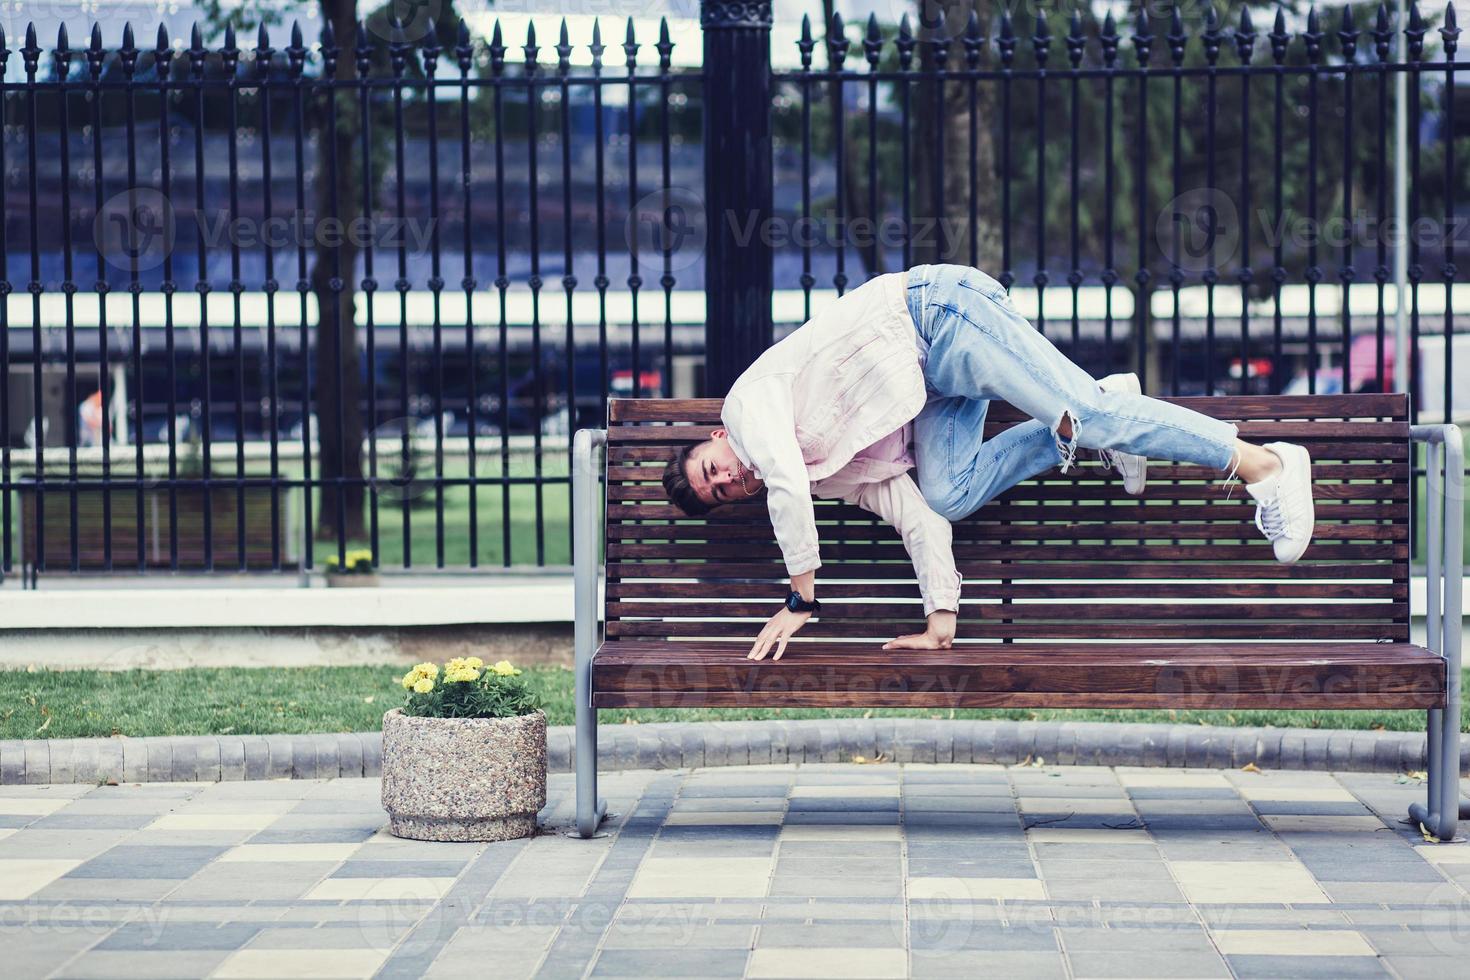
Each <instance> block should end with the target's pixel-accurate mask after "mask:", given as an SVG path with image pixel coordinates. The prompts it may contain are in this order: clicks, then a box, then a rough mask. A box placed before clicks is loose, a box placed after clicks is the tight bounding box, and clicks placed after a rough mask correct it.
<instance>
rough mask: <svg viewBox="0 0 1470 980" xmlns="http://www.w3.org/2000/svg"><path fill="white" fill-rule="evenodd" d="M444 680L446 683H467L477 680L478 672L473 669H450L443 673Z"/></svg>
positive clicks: (478, 677)
mask: <svg viewBox="0 0 1470 980" xmlns="http://www.w3.org/2000/svg"><path fill="white" fill-rule="evenodd" d="M444 679H445V680H446V681H454V682H456V683H467V682H469V681H477V680H479V679H480V672H479V671H478V670H475V669H474V668H473V667H460V668H458V669H457V670H456V669H450V670H446V671H444Z"/></svg>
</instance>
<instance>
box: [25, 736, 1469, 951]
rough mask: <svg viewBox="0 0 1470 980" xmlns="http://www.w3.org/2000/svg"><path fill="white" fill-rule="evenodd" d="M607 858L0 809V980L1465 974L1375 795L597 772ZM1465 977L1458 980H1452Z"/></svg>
mask: <svg viewBox="0 0 1470 980" xmlns="http://www.w3.org/2000/svg"><path fill="white" fill-rule="evenodd" d="M601 788H602V790H603V792H604V793H605V795H606V796H607V797H608V801H609V805H610V809H611V811H612V812H613V813H614V816H613V817H612V818H611V819H610V820H609V822H608V823H607V825H606V831H605V833H603V834H601V835H599V836H598V837H597V838H595V839H593V840H585V841H584V840H581V839H579V838H577V837H576V836H575V835H573V834H572V833H571V830H570V828H571V825H572V806H573V799H572V782H571V777H570V776H560V775H558V776H553V777H552V780H551V787H550V802H549V804H548V806H547V808H546V810H545V811H544V812H543V814H542V823H543V828H542V833H540V834H539V835H538V836H536V837H534V838H531V839H528V840H523V841H510V842H505V843H498V844H435V843H425V842H418V841H406V840H399V839H397V838H394V837H391V836H390V835H388V833H387V832H386V830H385V826H384V825H385V823H386V818H385V815H384V813H383V811H382V809H381V807H380V806H379V803H378V783H377V780H375V779H334V780H325V779H324V780H307V779H295V780H274V781H259V782H245V783H179V782H173V783H152V784H124V785H121V786H88V785H85V784H69V785H51V786H8V787H0V955H3V960H0V962H3V967H0V973H3V974H4V976H6V977H7V978H12V977H13V978H17V980H26V978H33V977H34V978H42V977H54V978H82V977H93V978H96V977H104V978H129V977H147V978H155V977H221V978H226V977H233V978H252V977H271V978H276V977H344V978H346V977H364V978H366V977H392V978H398V977H420V976H428V977H445V978H450V977H461V976H464V977H475V978H482V977H493V978H496V980H511V978H517V977H548V978H563V977H566V978H581V977H594V978H600V977H640V978H641V977H680V978H688V977H742V976H744V977H756V978H767V977H769V978H778V977H875V978H878V977H906V976H913V977H972V976H1004V977H1073V978H1084V977H1171V978H1178V977H1201V978H1212V977H1232V976H1233V977H1269V978H1292V977H1333V978H1337V977H1358V976H1370V977H1401V978H1416V977H1421V976H1423V977H1429V976H1433V977H1436V978H1439V977H1444V976H1456V975H1463V974H1462V973H1461V972H1460V971H1462V970H1463V969H1464V966H1463V964H1464V962H1465V959H1464V957H1465V956H1466V955H1467V954H1470V891H1467V888H1470V845H1467V844H1464V843H1451V844H1434V843H1429V842H1426V841H1424V840H1423V839H1422V838H1421V837H1420V836H1419V835H1418V834H1417V832H1415V831H1414V830H1413V829H1412V828H1410V827H1408V826H1405V825H1403V824H1401V823H1400V822H1399V821H1400V818H1401V817H1402V815H1403V814H1404V813H1405V811H1406V809H1407V806H1408V804H1409V802H1410V801H1412V800H1415V799H1418V798H1420V797H1421V796H1422V794H1423V791H1424V790H1423V787H1422V785H1420V784H1418V783H1417V782H1416V781H1414V780H1411V779H1407V778H1405V777H1395V776H1393V775H1389V774H1382V773H1336V774H1328V773H1321V772H1291V771H1267V772H1262V773H1253V772H1244V771H1239V770H1208V769H1149V768H1137V769H1134V768H1124V767H1117V768H1106V767H1057V766H1046V767H1036V766H1009V767H1008V766H1000V765H957V764H951V765H920V764H911V765H903V766H895V765H851V764H802V765H795V764H792V765H769V766H749V767H732V768H716V769H693V770H690V769H675V770H656V771H655V770H642V771H629V772H615V773H605V774H603V776H602V779H601ZM1456 964H1459V966H1457V965H1456Z"/></svg>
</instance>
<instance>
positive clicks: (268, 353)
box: [206, 24, 305, 571]
mask: <svg viewBox="0 0 1470 980" xmlns="http://www.w3.org/2000/svg"><path fill="white" fill-rule="evenodd" d="M275 53H276V52H275V49H273V48H272V47H271V46H270V37H269V35H268V34H267V32H266V28H265V25H264V24H262V25H260V32H259V36H258V37H257V38H256V43H255V75H256V80H257V86H256V97H257V98H259V99H260V186H261V214H262V215H263V216H264V219H265V221H266V222H268V223H269V222H271V221H272V220H273V218H274V215H273V214H272V211H273V209H274V204H275V199H274V198H273V197H272V196H271V182H272V180H273V179H274V177H275V173H274V171H273V170H272V169H271V159H272V157H273V156H274V153H273V152H272V147H271V124H272V120H271V78H270V76H271V61H272V59H273V58H274V57H275ZM262 241H263V244H264V245H265V249H264V252H265V255H264V258H265V283H264V287H265V288H264V291H265V385H266V390H265V400H266V406H267V408H266V411H265V412H264V413H263V414H264V415H265V417H264V418H263V419H261V422H262V423H263V424H264V425H265V426H266V438H267V440H268V441H269V442H270V473H271V477H270V492H271V504H270V506H271V556H270V562H271V564H270V567H271V568H272V569H273V570H274V571H280V570H281V489H280V484H281V446H280V428H281V423H280V416H281V413H280V403H279V399H278V396H279V393H280V392H279V386H278V381H277V377H276V374H277V370H278V366H277V363H276V293H277V292H278V291H279V290H280V287H281V284H280V283H279V282H278V281H277V280H276V254H275V248H274V246H273V245H272V243H271V239H270V237H269V236H262ZM298 247H305V243H304V242H299V243H298ZM207 409H208V406H206V410H207ZM243 475H244V474H241V476H243ZM242 533H243V532H242ZM240 564H241V566H242V567H243V566H244V565H245V564H246V560H245V556H244V555H242V556H241V561H240Z"/></svg>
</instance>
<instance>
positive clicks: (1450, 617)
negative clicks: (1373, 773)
mask: <svg viewBox="0 0 1470 980" xmlns="http://www.w3.org/2000/svg"><path fill="white" fill-rule="evenodd" d="M1410 431H1411V435H1412V438H1413V439H1414V440H1416V441H1419V440H1422V441H1424V442H1425V443H1427V448H1428V454H1427V459H1426V461H1425V462H1426V465H1425V469H1426V471H1427V475H1428V481H1427V485H1426V492H1425V504H1426V506H1427V508H1428V510H1429V528H1428V530H1429V534H1428V555H1427V561H1426V569H1425V571H1426V581H1425V585H1426V587H1427V591H1428V608H1427V610H1426V612H1427V614H1428V615H1427V617H1426V621H1425V628H1426V639H1427V641H1428V645H1429V648H1430V649H1431V650H1434V651H1436V652H1437V653H1439V654H1441V655H1442V656H1443V657H1444V659H1445V706H1444V707H1443V708H1432V709H1430V711H1429V712H1428V725H1427V731H1426V732H1425V737H1426V739H1427V745H1428V756H1429V768H1428V776H1429V780H1428V782H1429V785H1428V787H1427V789H1428V794H1427V805H1421V804H1418V803H1415V804H1413V805H1412V806H1410V807H1409V817H1410V818H1411V819H1413V820H1414V821H1416V822H1417V823H1419V824H1422V825H1423V826H1424V827H1425V829H1427V830H1428V831H1429V832H1430V833H1431V834H1433V835H1434V836H1436V837H1438V838H1439V839H1440V840H1451V839H1452V838H1453V837H1454V836H1455V830H1456V827H1457V823H1458V821H1459V818H1460V817H1462V816H1470V803H1466V802H1465V801H1463V800H1461V798H1460V639H1461V612H1462V609H1461V606H1462V601H1461V599H1462V590H1463V588H1464V578H1465V563H1464V546H1465V544H1464V542H1465V534H1464V523H1465V490H1464V486H1465V448H1464V442H1463V441H1462V439H1461V435H1460V429H1459V427H1458V426H1454V425H1425V426H1418V425H1416V426H1413V427H1412V429H1411V430H1410ZM1441 462H1442V463H1443V466H1444V477H1443V481H1441V478H1440V464H1441ZM1441 590H1442V591H1443V595H1442V596H1441ZM1441 605H1442V606H1443V608H1441Z"/></svg>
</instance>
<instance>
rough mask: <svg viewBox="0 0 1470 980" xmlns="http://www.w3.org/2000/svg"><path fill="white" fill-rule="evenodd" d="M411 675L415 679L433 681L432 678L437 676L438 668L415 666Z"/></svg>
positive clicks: (426, 664) (432, 665)
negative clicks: (420, 678)
mask: <svg viewBox="0 0 1470 980" xmlns="http://www.w3.org/2000/svg"><path fill="white" fill-rule="evenodd" d="M412 673H413V674H414V676H415V677H427V678H428V679H430V680H433V679H434V678H436V677H438V676H439V667H438V665H437V664H430V663H422V664H418V665H416V666H415V667H414V669H413V671H412Z"/></svg>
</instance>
